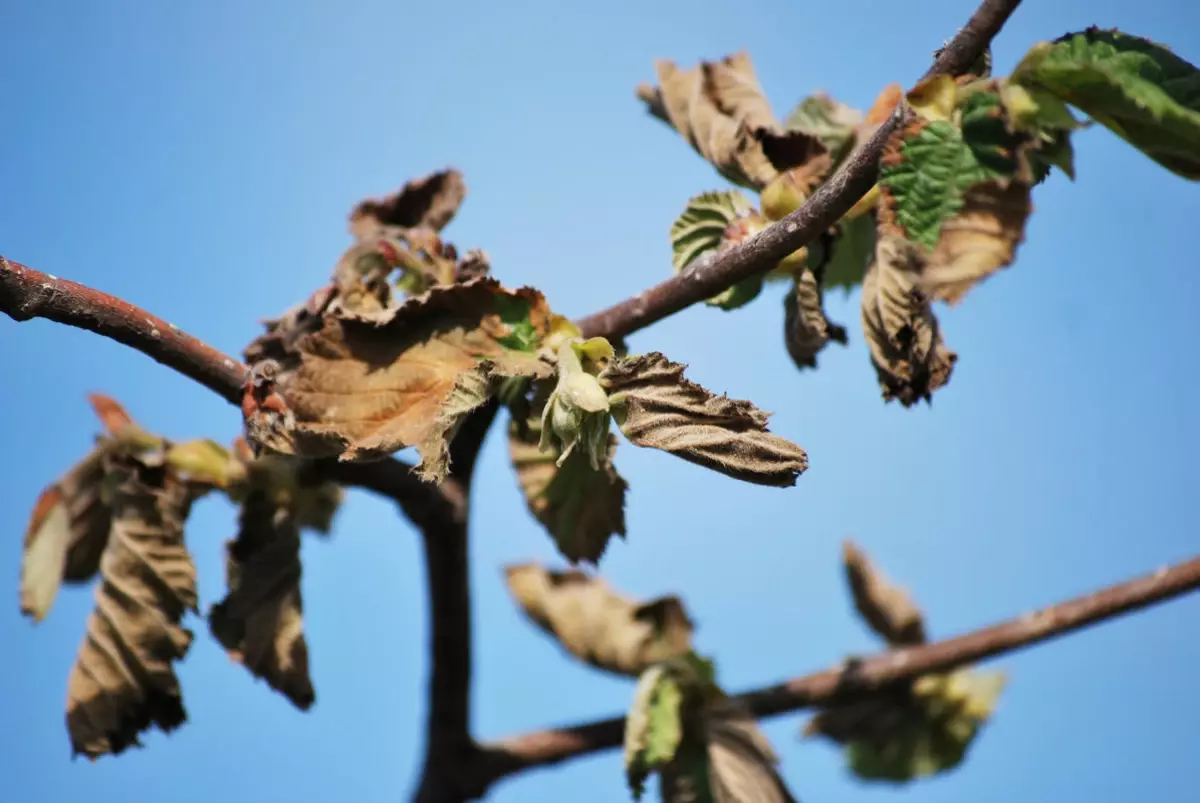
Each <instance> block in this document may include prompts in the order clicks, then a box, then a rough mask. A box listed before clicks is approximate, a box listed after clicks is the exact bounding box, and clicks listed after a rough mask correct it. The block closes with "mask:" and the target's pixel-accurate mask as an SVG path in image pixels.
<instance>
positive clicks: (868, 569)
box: [842, 540, 925, 647]
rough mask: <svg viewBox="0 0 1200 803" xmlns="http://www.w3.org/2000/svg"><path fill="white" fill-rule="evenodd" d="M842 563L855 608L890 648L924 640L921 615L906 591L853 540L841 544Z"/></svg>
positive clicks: (923, 625) (921, 642)
mask: <svg viewBox="0 0 1200 803" xmlns="http://www.w3.org/2000/svg"><path fill="white" fill-rule="evenodd" d="M842 562H843V563H844V564H845V568H846V581H847V582H848V583H849V585H850V593H851V595H852V596H853V597H854V607H855V608H856V609H857V610H858V612H859V614H860V615H861V616H862V618H863V619H865V620H866V622H867V624H869V625H870V626H871V629H872V630H874V631H875V632H876V633H878V634H879V635H880V636H881V637H882V638H883V639H884V640H886V641H887V643H888V644H890V645H892V646H893V647H899V646H905V645H913V644H923V643H924V642H925V620H924V617H923V616H922V615H921V609H920V608H918V607H917V605H916V603H914V602H913V600H912V597H911V596H909V594H908V592H907V591H905V590H904V589H903V588H901V587H899V586H897V585H895V584H894V583H892V582H891V580H889V579H888V577H887V575H886V574H884V573H883V571H882V570H881V569H879V568H878V567H877V566H875V564H874V563H872V562H871V560H870V558H868V557H867V556H866V554H865V553H864V552H863V551H862V550H860V549H859V548H858V546H857V545H855V543H854V542H853V541H849V540H847V541H846V542H845V543H843V544H842Z"/></svg>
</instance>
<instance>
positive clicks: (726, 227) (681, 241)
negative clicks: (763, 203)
mask: <svg viewBox="0 0 1200 803" xmlns="http://www.w3.org/2000/svg"><path fill="white" fill-rule="evenodd" d="M766 225H767V222H766V221H765V220H763V218H762V216H761V215H759V214H758V212H757V210H755V209H754V206H753V205H752V204H751V203H750V201H749V199H747V198H746V196H745V195H743V194H742V193H740V192H738V191H737V190H729V191H727V192H705V193H702V194H700V195H697V196H696V197H694V198H691V199H690V200H688V203H687V206H686V207H685V208H684V210H683V213H682V214H680V216H679V217H678V218H676V219H675V222H674V223H672V224H671V265H672V266H673V267H674V268H675V272H676V273H682V272H683V271H684V269H686V268H687V267H688V266H689V265H691V264H692V263H693V262H694V261H695V260H696V258H697V257H699V256H700V255H701V254H705V253H709V252H713V253H720V252H721V251H723V250H725V249H727V248H730V247H732V246H734V245H736V244H738V243H740V242H741V241H742V240H744V239H746V238H747V237H749V236H751V235H753V234H756V233H758V232H760V231H762V230H763V229H764V228H766ZM762 285H763V279H762V277H761V276H755V277H752V278H750V279H745V280H743V281H740V282H738V283H737V284H735V285H734V286H732V287H730V288H729V289H727V290H725V291H724V292H722V293H719V294H718V295H715V296H713V297H712V298H709V299H708V300H707V301H706V302H705V303H706V304H708V305H709V306H712V307H718V308H720V309H724V310H732V309H737V308H738V307H741V306H743V305H745V304H748V303H749V302H751V301H753V300H754V299H755V298H756V297H757V296H758V294H759V293H760V292H762Z"/></svg>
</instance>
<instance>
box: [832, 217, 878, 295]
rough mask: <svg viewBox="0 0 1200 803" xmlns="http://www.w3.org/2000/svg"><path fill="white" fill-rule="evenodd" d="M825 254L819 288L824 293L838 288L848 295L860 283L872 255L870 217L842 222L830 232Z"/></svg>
mask: <svg viewBox="0 0 1200 803" xmlns="http://www.w3.org/2000/svg"><path fill="white" fill-rule="evenodd" d="M828 251H829V256H828V259H827V260H826V261H825V266H824V270H823V271H822V276H821V286H822V287H824V288H825V289H826V290H831V289H834V288H840V289H842V290H845V291H846V293H847V294H849V292H850V291H851V290H852V289H854V288H855V287H858V286H859V285H860V284H862V281H863V277H864V276H865V275H866V273H867V266H869V265H870V264H871V260H872V259H873V258H874V256H875V218H874V216H873V215H859V216H858V217H853V218H844V219H842V220H841V221H840V222H839V223H838V224H837V226H836V228H835V230H834V233H833V237H832V241H831V242H830V243H829V247H828Z"/></svg>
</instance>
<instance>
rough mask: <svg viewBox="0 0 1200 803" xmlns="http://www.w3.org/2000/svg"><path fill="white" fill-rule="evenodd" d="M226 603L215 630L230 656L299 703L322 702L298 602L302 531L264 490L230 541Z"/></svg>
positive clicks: (212, 615) (247, 505)
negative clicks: (314, 682) (315, 689)
mask: <svg viewBox="0 0 1200 803" xmlns="http://www.w3.org/2000/svg"><path fill="white" fill-rule="evenodd" d="M225 548H226V557H225V566H226V582H227V585H228V588H229V591H228V593H227V594H226V595H225V598H224V599H223V600H222V601H221V602H219V603H217V604H216V605H214V606H213V607H212V610H211V611H210V612H209V627H210V628H211V629H212V633H213V635H214V636H215V637H216V639H217V640H218V641H219V642H220V643H221V645H222V646H223V647H224V648H225V649H226V650H228V651H229V654H230V656H231V657H232V658H233V659H234V660H236V661H238V662H240V663H242V664H243V665H245V667H246V668H247V669H249V670H250V672H251V673H252V674H253V675H255V677H259V678H262V679H263V680H265V681H266V682H267V683H268V684H269V685H270V686H271V688H273V689H275V690H276V691H278V692H280V693H282V694H283V695H284V696H285V697H287V698H288V699H289V700H290V701H291V702H292V704H293V705H295V706H296V707H297V708H299V709H301V710H307V709H308V708H309V707H310V706H311V705H312V704H313V701H314V700H315V699H316V696H315V694H314V692H313V686H312V679H311V677H310V676H309V669H308V644H307V642H306V641H305V638H304V629H303V628H304V621H303V604H302V602H301V596H300V574H301V566H300V530H299V528H298V527H297V526H296V522H295V520H294V519H293V518H292V516H291V515H290V514H289V512H288V510H287V509H286V508H283V507H280V506H279V505H278V504H276V502H275V500H273V499H272V498H271V496H270V495H269V494H268V493H266V492H263V491H256V492H253V493H251V495H250V496H249V498H247V499H246V501H245V502H244V503H243V504H242V511H241V520H240V524H239V527H238V534H237V538H236V539H235V540H232V541H229V542H227V543H226V547H225Z"/></svg>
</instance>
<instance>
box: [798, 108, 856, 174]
mask: <svg viewBox="0 0 1200 803" xmlns="http://www.w3.org/2000/svg"><path fill="white" fill-rule="evenodd" d="M862 121H863V113H862V112H860V111H858V110H857V109H854V108H851V107H850V106H847V105H846V104H844V103H841V102H840V101H836V100H834V99H833V98H831V97H830V96H829V95H827V94H825V93H824V92H818V93H816V94H814V95H811V96H809V97H807V98H805V99H804V100H803V101H801V102H800V105H799V106H797V107H796V108H795V109H793V110H792V113H791V114H789V115H788V117H787V121H786V122H785V123H784V126H785V127H786V128H787V129H788V130H789V131H803V132H804V133H805V134H808V135H809V136H812V137H816V138H817V139H819V140H821V144H823V145H824V146H825V148H826V149H827V150H828V151H829V155H830V157H831V159H832V160H833V162H834V163H837V162H840V161H841V160H842V158H844V157H845V156H846V154H847V153H849V151H850V148H851V147H852V146H853V145H854V142H855V129H856V128H857V127H858V126H859V125H860V124H861V123H862Z"/></svg>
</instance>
